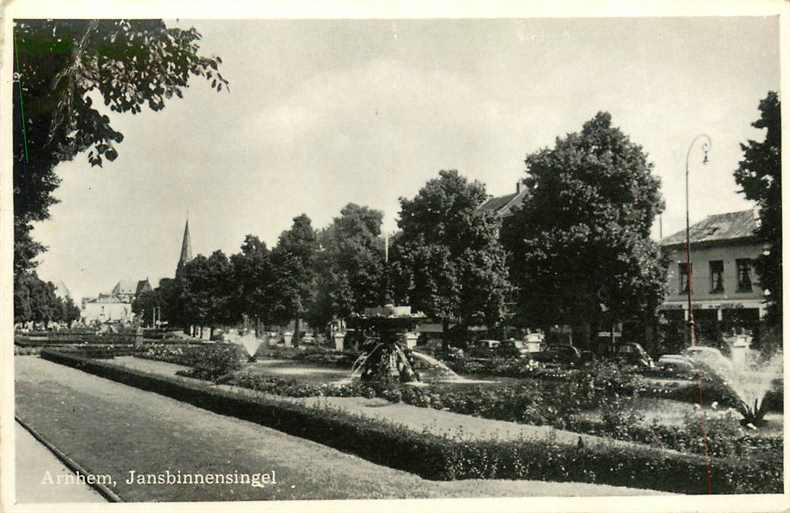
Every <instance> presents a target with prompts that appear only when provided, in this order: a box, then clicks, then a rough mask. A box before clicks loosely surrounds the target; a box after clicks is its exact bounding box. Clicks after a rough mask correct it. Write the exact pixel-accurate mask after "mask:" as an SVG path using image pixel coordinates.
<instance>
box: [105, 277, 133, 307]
mask: <svg viewBox="0 0 790 513" xmlns="http://www.w3.org/2000/svg"><path fill="white" fill-rule="evenodd" d="M136 291H137V283H136V282H134V281H130V280H121V281H119V282H118V283H116V284H115V286H114V287H113V288H112V291H111V292H110V295H112V296H114V297H116V298H118V299H120V300H121V301H123V302H129V303H131V302H132V300H133V299H134V295H135V292H136Z"/></svg>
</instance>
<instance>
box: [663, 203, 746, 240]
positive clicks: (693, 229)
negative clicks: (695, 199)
mask: <svg viewBox="0 0 790 513" xmlns="http://www.w3.org/2000/svg"><path fill="white" fill-rule="evenodd" d="M756 229H757V216H756V214H755V211H754V210H740V211H738V212H727V213H726V214H714V215H710V216H708V217H706V218H705V219H703V220H702V221H700V222H698V223H695V224H693V225H691V226H690V227H689V241H690V242H691V243H692V244H694V243H700V242H721V241H727V240H735V239H748V238H751V237H754V231H755V230H756ZM685 242H686V230H685V229H684V230H681V231H679V232H677V233H674V234H672V235H670V236H669V237H665V238H664V239H662V240H661V245H662V246H674V245H676V244H684V243H685Z"/></svg>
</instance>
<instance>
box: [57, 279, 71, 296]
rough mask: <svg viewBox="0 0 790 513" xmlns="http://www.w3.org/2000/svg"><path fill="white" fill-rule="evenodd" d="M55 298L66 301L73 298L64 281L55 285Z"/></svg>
mask: <svg viewBox="0 0 790 513" xmlns="http://www.w3.org/2000/svg"><path fill="white" fill-rule="evenodd" d="M55 296H57V297H58V299H62V300H66V299H68V298H70V297H71V291H70V290H69V288H68V287H67V286H66V284H65V283H63V281H62V280H61V281H59V282H57V283H56V284H55Z"/></svg>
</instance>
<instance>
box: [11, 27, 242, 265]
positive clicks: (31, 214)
mask: <svg viewBox="0 0 790 513" xmlns="http://www.w3.org/2000/svg"><path fill="white" fill-rule="evenodd" d="M200 37H201V36H200V34H199V33H198V32H197V31H196V30H195V29H194V28H190V29H188V30H182V29H176V28H167V27H166V26H165V24H164V22H162V21H161V20H23V21H17V22H16V25H15V28H14V51H15V54H16V55H15V59H14V77H15V82H16V83H15V84H14V88H13V102H14V104H13V105H14V110H13V130H14V132H13V133H14V141H13V146H14V171H13V173H14V177H13V178H14V237H15V248H14V257H15V258H14V260H15V262H14V271H15V273H17V274H18V273H19V272H21V271H23V270H25V269H29V268H32V266H33V265H34V264H33V263H32V262H33V259H34V258H35V257H36V255H38V254H39V253H41V252H42V251H43V250H44V248H43V247H42V246H41V245H40V244H37V243H35V241H33V240H32V238H31V237H30V229H31V223H33V222H35V221H43V220H45V219H47V218H48V217H49V208H50V207H51V206H52V205H53V204H55V203H56V202H57V200H56V199H55V198H54V196H53V195H52V194H53V192H54V191H55V190H56V189H57V187H58V185H59V184H60V178H59V177H58V176H57V174H56V173H55V166H56V165H57V164H58V163H59V162H62V161H66V160H72V159H73V158H74V157H75V156H76V155H77V154H79V153H82V152H85V151H87V152H88V161H89V163H90V164H91V165H92V166H96V165H98V166H101V165H102V164H103V162H104V161H113V160H115V159H116V158H117V156H118V150H117V148H116V145H117V144H118V143H120V142H121V141H122V140H123V134H122V133H120V132H118V131H117V130H115V129H114V128H113V127H112V125H111V120H110V118H109V116H107V114H106V113H105V111H106V109H109V110H110V111H112V112H117V113H123V112H131V113H132V114H137V113H139V112H141V111H142V108H143V106H144V105H147V106H148V107H149V108H150V109H151V110H154V111H158V110H161V109H163V108H164V107H165V100H166V99H169V98H171V97H172V96H173V95H176V96H178V97H179V98H180V97H182V96H183V89H184V88H186V87H188V84H189V79H190V77H191V76H193V75H194V76H200V77H203V78H205V79H206V80H209V81H211V87H212V88H215V89H216V90H217V91H221V90H222V89H223V88H226V89H227V86H228V82H227V80H225V78H223V77H222V75H221V74H220V73H219V71H218V67H219V64H220V63H221V59H220V58H219V57H214V58H208V57H204V56H201V55H199V40H200ZM97 100H99V101H103V103H104V105H105V109H102V110H101V111H100V110H99V108H97V107H96V106H95V105H94V101H97Z"/></svg>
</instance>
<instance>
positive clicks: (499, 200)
mask: <svg viewBox="0 0 790 513" xmlns="http://www.w3.org/2000/svg"><path fill="white" fill-rule="evenodd" d="M526 196H527V191H526V188H525V187H523V186H522V185H521V184H519V185H518V186H517V187H516V192H514V193H511V194H505V195H504V196H495V197H493V198H489V199H487V200H486V201H485V202H484V203H483V204H482V205H480V206H479V207H477V208H478V209H480V210H487V211H489V212H493V213H494V214H495V215H496V216H498V217H506V216H508V215H510V213H511V211H512V209H513V207H515V206H517V205H521V202H522V201H524V198H525V197H526Z"/></svg>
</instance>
